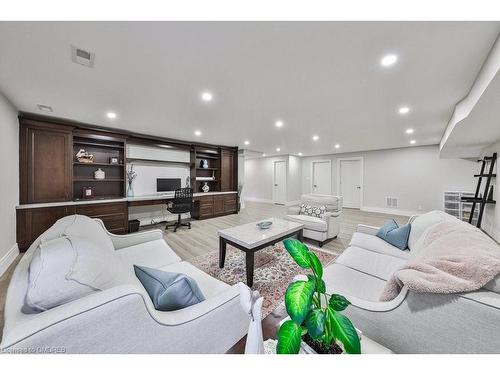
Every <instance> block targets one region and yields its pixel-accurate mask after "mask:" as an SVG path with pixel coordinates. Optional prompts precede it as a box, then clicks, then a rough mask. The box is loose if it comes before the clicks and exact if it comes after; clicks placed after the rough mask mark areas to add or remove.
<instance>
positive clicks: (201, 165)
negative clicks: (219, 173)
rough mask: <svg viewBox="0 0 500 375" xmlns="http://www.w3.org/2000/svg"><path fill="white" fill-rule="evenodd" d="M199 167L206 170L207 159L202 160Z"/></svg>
mask: <svg viewBox="0 0 500 375" xmlns="http://www.w3.org/2000/svg"><path fill="white" fill-rule="evenodd" d="M200 167H202V168H208V160H207V159H202V160H201V161H200Z"/></svg>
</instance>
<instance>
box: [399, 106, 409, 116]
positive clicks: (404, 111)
mask: <svg viewBox="0 0 500 375" xmlns="http://www.w3.org/2000/svg"><path fill="white" fill-rule="evenodd" d="M408 112H410V108H408V107H401V108H399V113H401V114H402V115H406V114H407V113H408Z"/></svg>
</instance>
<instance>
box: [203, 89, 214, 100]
mask: <svg viewBox="0 0 500 375" xmlns="http://www.w3.org/2000/svg"><path fill="white" fill-rule="evenodd" d="M213 98H214V95H213V94H212V93H211V92H209V91H205V92H202V93H201V99H202V100H203V101H204V102H211V101H212V100H213Z"/></svg>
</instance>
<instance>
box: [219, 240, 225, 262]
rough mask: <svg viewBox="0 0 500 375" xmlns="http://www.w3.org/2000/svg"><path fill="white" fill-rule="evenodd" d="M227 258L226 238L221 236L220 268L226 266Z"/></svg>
mask: <svg viewBox="0 0 500 375" xmlns="http://www.w3.org/2000/svg"><path fill="white" fill-rule="evenodd" d="M225 260H226V240H225V239H224V238H222V237H219V268H224V262H225Z"/></svg>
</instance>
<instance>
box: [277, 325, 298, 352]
mask: <svg viewBox="0 0 500 375" xmlns="http://www.w3.org/2000/svg"><path fill="white" fill-rule="evenodd" d="M301 334H302V327H301V326H300V325H298V324H297V323H295V322H294V321H293V320H287V321H286V322H284V323H283V324H282V325H281V327H280V330H279V331H278V345H277V347H276V352H277V353H278V354H297V353H298V352H299V350H300V340H301V336H302V335H301Z"/></svg>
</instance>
